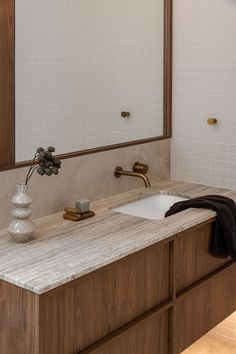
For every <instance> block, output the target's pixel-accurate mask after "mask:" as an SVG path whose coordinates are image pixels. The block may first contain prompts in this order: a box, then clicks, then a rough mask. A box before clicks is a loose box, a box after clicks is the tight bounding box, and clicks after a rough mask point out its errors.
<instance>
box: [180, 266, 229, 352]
mask: <svg viewBox="0 0 236 354" xmlns="http://www.w3.org/2000/svg"><path fill="white" fill-rule="evenodd" d="M235 275H236V263H235V262H234V263H230V265H229V266H226V267H225V268H223V269H222V271H220V272H219V273H217V272H216V274H215V275H214V276H213V277H211V278H210V277H209V279H208V280H206V281H205V282H203V283H202V284H200V285H198V286H196V287H195V288H194V287H193V288H191V289H190V290H189V291H186V292H183V294H181V296H180V297H179V298H178V299H177V302H176V306H175V307H176V324H175V326H176V337H175V342H176V353H181V352H182V351H183V350H184V349H186V348H187V347H189V346H190V345H191V344H192V343H194V342H195V341H196V340H197V339H199V338H200V337H201V336H203V335H204V334H205V333H207V332H208V331H209V330H211V329H212V328H213V327H215V326H216V325H217V324H218V323H220V322H221V321H223V320H224V319H225V318H226V317H228V316H229V315H230V314H231V313H232V312H234V311H235V310H236V281H235V279H236V278H235Z"/></svg>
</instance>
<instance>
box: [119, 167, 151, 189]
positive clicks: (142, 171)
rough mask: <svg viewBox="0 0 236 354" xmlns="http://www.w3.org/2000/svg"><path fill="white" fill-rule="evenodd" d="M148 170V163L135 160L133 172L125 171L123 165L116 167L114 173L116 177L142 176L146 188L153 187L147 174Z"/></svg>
mask: <svg viewBox="0 0 236 354" xmlns="http://www.w3.org/2000/svg"><path fill="white" fill-rule="evenodd" d="M147 172H148V165H145V164H142V163H139V162H135V164H134V167H133V172H132V171H123V169H122V167H116V169H115V172H114V175H115V177H121V176H129V177H137V178H141V179H142V180H143V182H144V184H145V187H146V188H150V187H151V183H150V181H149V178H148V177H147V176H145V175H146V173H147Z"/></svg>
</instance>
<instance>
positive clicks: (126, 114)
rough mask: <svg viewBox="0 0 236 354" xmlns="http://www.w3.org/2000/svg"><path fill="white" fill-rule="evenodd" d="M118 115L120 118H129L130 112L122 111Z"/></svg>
mask: <svg viewBox="0 0 236 354" xmlns="http://www.w3.org/2000/svg"><path fill="white" fill-rule="evenodd" d="M120 115H121V117H122V118H129V117H130V112H125V111H123V112H121V114H120Z"/></svg>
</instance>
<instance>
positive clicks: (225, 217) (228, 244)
mask: <svg viewBox="0 0 236 354" xmlns="http://www.w3.org/2000/svg"><path fill="white" fill-rule="evenodd" d="M189 208H203V209H211V210H214V211H215V212H216V213H217V217H216V223H215V228H214V230H213V235H212V240H211V244H210V252H211V254H212V255H213V256H214V257H217V258H226V257H228V256H231V257H232V258H233V259H234V260H236V204H235V202H234V201H233V200H232V199H230V198H227V197H223V196H220V195H206V196H203V197H199V198H193V199H189V200H186V201H183V202H178V203H175V204H174V205H173V206H172V207H171V208H170V209H169V210H168V211H167V212H166V214H165V216H166V217H167V216H170V215H173V214H176V213H179V212H180V211H183V210H186V209H189Z"/></svg>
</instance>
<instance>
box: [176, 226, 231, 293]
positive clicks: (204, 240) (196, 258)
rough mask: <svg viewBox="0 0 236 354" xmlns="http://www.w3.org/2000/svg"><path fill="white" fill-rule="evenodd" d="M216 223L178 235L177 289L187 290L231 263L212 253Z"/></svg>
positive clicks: (227, 259)
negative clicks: (211, 247) (212, 240)
mask: <svg viewBox="0 0 236 354" xmlns="http://www.w3.org/2000/svg"><path fill="white" fill-rule="evenodd" d="M213 227H214V223H213V222H210V223H207V224H203V225H199V226H198V227H195V228H192V229H189V230H186V231H184V232H182V233H180V234H179V235H178V238H177V242H176V256H175V258H176V288H177V292H179V291H181V290H183V289H185V288H187V287H188V286H190V285H192V284H193V283H195V282H196V281H198V280H200V279H202V278H203V277H205V276H206V275H208V274H210V273H212V272H213V271H214V270H216V269H218V268H220V267H221V266H222V265H224V264H226V263H228V262H229V261H230V259H229V258H226V259H225V258H224V259H222V258H215V257H213V256H212V255H211V254H210V252H209V248H210V242H211V237H212V232H213Z"/></svg>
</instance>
